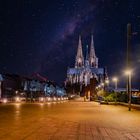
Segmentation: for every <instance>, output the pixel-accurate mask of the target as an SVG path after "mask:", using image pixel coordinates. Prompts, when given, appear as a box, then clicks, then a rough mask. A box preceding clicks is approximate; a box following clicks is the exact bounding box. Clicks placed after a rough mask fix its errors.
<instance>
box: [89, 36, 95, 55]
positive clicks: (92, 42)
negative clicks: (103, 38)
mask: <svg viewBox="0 0 140 140" xmlns="http://www.w3.org/2000/svg"><path fill="white" fill-rule="evenodd" d="M95 57H96V55H95V49H94V41H93V35H91V45H90V58H95Z"/></svg>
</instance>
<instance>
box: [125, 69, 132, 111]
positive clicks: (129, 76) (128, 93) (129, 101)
mask: <svg viewBox="0 0 140 140" xmlns="http://www.w3.org/2000/svg"><path fill="white" fill-rule="evenodd" d="M125 74H126V75H127V80H128V81H127V95H128V110H129V111H131V96H132V94H131V75H132V72H131V70H126V72H125Z"/></svg>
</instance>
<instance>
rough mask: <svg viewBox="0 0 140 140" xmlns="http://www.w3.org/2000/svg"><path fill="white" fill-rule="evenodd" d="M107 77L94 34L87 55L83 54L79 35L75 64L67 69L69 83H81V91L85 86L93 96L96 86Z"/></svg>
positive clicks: (67, 81)
mask: <svg viewBox="0 0 140 140" xmlns="http://www.w3.org/2000/svg"><path fill="white" fill-rule="evenodd" d="M106 78H107V74H106V70H105V68H100V67H99V65H98V57H97V56H96V53H95V47H94V41H93V35H92V36H91V44H90V49H89V48H88V45H87V46H86V56H85V57H84V55H83V46H82V41H81V36H79V43H78V49H77V55H76V59H75V66H74V67H73V68H68V70H67V79H66V83H67V85H68V84H71V85H73V84H79V85H80V91H81V88H82V87H83V86H84V89H86V90H88V91H90V94H91V95H92V96H93V95H94V94H95V86H96V85H97V84H99V83H104V81H105V79H106Z"/></svg>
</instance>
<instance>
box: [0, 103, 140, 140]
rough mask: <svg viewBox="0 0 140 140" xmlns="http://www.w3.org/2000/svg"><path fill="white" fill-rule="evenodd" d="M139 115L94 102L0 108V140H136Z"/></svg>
mask: <svg viewBox="0 0 140 140" xmlns="http://www.w3.org/2000/svg"><path fill="white" fill-rule="evenodd" d="M138 139H140V111H137V110H132V111H131V112H129V111H128V109H127V108H126V107H123V106H118V105H116V106H115V105H114V106H112V105H100V104H98V103H95V102H73V101H66V102H59V103H45V104H43V103H33V104H30V103H28V104H27V103H22V104H21V103H15V104H1V105H0V140H138Z"/></svg>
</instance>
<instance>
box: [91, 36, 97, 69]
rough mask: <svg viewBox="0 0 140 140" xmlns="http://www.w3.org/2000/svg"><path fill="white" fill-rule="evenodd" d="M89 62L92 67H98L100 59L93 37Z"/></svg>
mask: <svg viewBox="0 0 140 140" xmlns="http://www.w3.org/2000/svg"><path fill="white" fill-rule="evenodd" d="M89 61H90V66H91V67H98V58H97V57H96V54H95V48H94V41H93V35H91V45H90V55H89Z"/></svg>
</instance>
